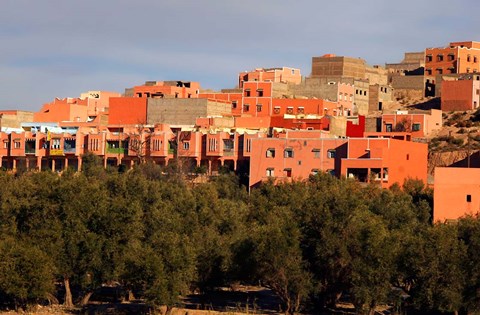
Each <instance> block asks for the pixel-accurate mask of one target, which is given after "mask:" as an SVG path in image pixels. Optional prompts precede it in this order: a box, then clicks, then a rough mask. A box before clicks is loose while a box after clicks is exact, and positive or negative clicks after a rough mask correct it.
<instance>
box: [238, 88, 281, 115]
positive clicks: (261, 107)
mask: <svg viewBox="0 0 480 315" xmlns="http://www.w3.org/2000/svg"><path fill="white" fill-rule="evenodd" d="M272 88H273V84H272V83H271V82H260V81H253V82H250V81H248V82H244V84H243V98H242V104H243V106H242V114H248V115H251V116H254V117H265V116H271V115H272Z"/></svg>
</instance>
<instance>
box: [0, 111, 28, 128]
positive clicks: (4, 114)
mask: <svg viewBox="0 0 480 315" xmlns="http://www.w3.org/2000/svg"><path fill="white" fill-rule="evenodd" d="M33 117H34V113H33V112H27V111H20V110H11V111H0V128H20V127H21V124H22V123H23V122H33Z"/></svg>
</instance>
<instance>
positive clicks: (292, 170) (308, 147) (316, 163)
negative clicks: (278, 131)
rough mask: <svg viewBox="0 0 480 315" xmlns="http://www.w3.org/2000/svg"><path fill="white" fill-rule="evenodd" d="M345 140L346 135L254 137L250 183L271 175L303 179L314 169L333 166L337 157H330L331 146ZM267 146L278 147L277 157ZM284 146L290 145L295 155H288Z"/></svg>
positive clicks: (276, 177)
mask: <svg viewBox="0 0 480 315" xmlns="http://www.w3.org/2000/svg"><path fill="white" fill-rule="evenodd" d="M345 143H346V140H345V139H318V138H292V139H287V138H283V139H282V138H258V139H252V140H251V147H252V151H251V158H250V177H249V185H250V187H252V186H255V185H257V184H258V183H260V182H262V181H265V180H268V179H269V178H270V177H271V178H274V179H275V181H292V180H302V179H306V178H308V177H309V176H310V174H312V172H322V171H323V172H325V171H330V170H334V169H335V163H336V161H338V159H336V158H332V157H329V156H330V155H329V154H328V150H336V149H338V147H340V146H341V145H343V144H345ZM268 149H274V150H275V156H274V157H267V150H268ZM285 149H291V150H292V154H293V157H285ZM317 152H318V153H317ZM267 170H271V171H267ZM272 171H273V173H272Z"/></svg>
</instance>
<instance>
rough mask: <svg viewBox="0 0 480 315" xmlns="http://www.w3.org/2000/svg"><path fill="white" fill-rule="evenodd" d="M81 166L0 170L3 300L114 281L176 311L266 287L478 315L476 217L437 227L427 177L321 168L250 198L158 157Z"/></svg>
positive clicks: (287, 295)
mask: <svg viewBox="0 0 480 315" xmlns="http://www.w3.org/2000/svg"><path fill="white" fill-rule="evenodd" d="M84 164H85V165H84V169H83V172H82V173H76V172H73V171H66V172H64V173H63V174H62V175H61V176H59V175H58V174H55V173H51V172H25V173H22V174H16V175H15V174H8V173H5V172H0V303H1V305H15V306H17V307H23V308H25V307H26V306H27V305H29V304H32V303H46V302H47V301H48V302H49V303H62V304H65V305H66V306H69V307H71V306H73V305H81V304H82V303H86V302H88V299H89V297H90V296H91V295H92V293H93V292H94V290H95V289H97V288H99V287H101V286H102V285H104V284H109V283H118V284H119V285H121V286H122V287H123V288H124V289H125V290H126V291H127V292H128V293H129V294H128V295H129V296H130V297H135V298H141V299H144V300H145V301H147V302H148V303H150V304H152V305H167V306H168V307H172V306H174V305H177V304H178V303H179V301H180V300H179V299H180V297H181V296H184V295H186V294H189V293H191V292H194V291H195V292H200V293H205V292H209V291H211V290H214V289H215V288H218V287H224V286H231V285H233V284H235V283H244V284H259V283H260V284H261V285H262V286H265V287H268V288H270V289H271V290H272V291H273V292H274V293H275V294H276V295H277V296H278V298H279V300H280V301H281V304H282V310H283V311H284V312H285V313H288V314H294V313H299V312H302V311H304V312H319V311H322V310H328V309H330V308H333V307H334V306H335V304H336V303H337V302H338V301H339V300H348V301H351V302H352V303H353V305H354V306H355V310H356V312H357V313H358V314H373V311H374V309H375V307H376V306H378V305H380V304H390V305H392V306H393V307H394V310H396V311H398V312H401V311H402V312H404V311H405V308H408V309H411V310H421V311H425V312H427V311H428V312H429V311H438V312H463V313H474V312H478V311H480V294H479V292H480V255H479V254H478V253H479V252H480V221H479V220H478V219H477V218H474V217H469V218H465V219H462V220H459V221H458V222H457V223H455V224H435V225H432V224H431V211H432V208H431V205H432V191H431V190H430V189H428V188H426V187H424V185H423V183H422V182H419V181H416V180H409V181H407V182H406V183H405V184H404V185H403V186H401V187H400V186H399V185H394V186H392V187H391V188H390V189H388V190H386V189H381V188H380V187H378V186H376V185H373V184H372V185H366V186H365V185H362V184H360V183H358V182H356V181H354V180H347V179H337V178H334V177H332V176H330V175H328V174H319V175H316V176H313V177H311V178H309V179H308V180H305V181H302V182H294V183H289V184H281V185H273V184H272V183H265V184H263V185H261V186H260V187H258V188H255V189H252V190H251V192H250V193H247V190H246V189H245V187H243V186H241V185H240V184H239V180H238V178H237V177H236V176H235V175H233V174H223V175H220V176H218V177H214V178H212V179H211V180H210V181H209V182H207V183H203V184H196V185H189V184H187V182H185V181H184V180H183V179H182V178H181V176H177V175H175V174H173V172H170V173H168V172H165V170H162V169H160V167H158V166H156V165H153V164H149V163H145V164H142V165H140V166H138V167H136V168H134V169H133V170H130V171H128V172H116V171H106V170H104V169H103V168H102V167H101V163H98V161H96V160H95V158H94V157H88V158H86V159H85V162H84ZM59 287H60V288H61V289H60V290H59ZM59 292H60V293H59Z"/></svg>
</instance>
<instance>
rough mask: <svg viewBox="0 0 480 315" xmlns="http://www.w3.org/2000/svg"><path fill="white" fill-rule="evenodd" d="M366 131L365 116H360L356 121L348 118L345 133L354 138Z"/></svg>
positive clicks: (359, 136)
mask: <svg viewBox="0 0 480 315" xmlns="http://www.w3.org/2000/svg"><path fill="white" fill-rule="evenodd" d="M364 132H365V116H362V115H360V116H358V117H357V119H356V121H352V120H347V130H346V132H345V135H346V136H347V137H352V138H361V137H363V134H364Z"/></svg>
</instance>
